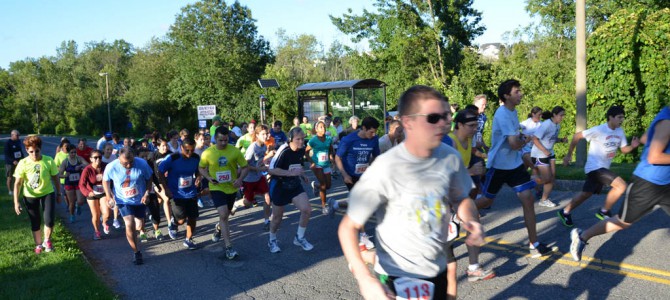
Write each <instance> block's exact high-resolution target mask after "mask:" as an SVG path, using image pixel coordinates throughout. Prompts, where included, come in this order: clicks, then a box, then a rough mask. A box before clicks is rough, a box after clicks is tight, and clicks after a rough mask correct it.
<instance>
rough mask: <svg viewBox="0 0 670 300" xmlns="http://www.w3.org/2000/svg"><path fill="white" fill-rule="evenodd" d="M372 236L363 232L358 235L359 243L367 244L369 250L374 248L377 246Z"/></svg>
mask: <svg viewBox="0 0 670 300" xmlns="http://www.w3.org/2000/svg"><path fill="white" fill-rule="evenodd" d="M370 238H371V236H369V235H368V234H367V233H365V232H363V233H361V234H359V235H358V243H359V244H363V245H365V248H367V249H368V250H370V249H374V248H375V243H373V242H372V241H371V240H370Z"/></svg>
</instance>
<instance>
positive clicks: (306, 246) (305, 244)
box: [293, 235, 314, 251]
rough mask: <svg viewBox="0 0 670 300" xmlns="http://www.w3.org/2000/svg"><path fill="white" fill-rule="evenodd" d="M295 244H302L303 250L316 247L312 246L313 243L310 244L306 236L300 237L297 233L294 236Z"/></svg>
mask: <svg viewBox="0 0 670 300" xmlns="http://www.w3.org/2000/svg"><path fill="white" fill-rule="evenodd" d="M293 245H296V246H300V247H302V250H305V251H309V250H312V249H314V246H312V244H310V243H309V242H308V241H307V239H306V238H304V237H303V238H301V239H300V238H298V236H297V235H296V236H295V237H294V238H293Z"/></svg>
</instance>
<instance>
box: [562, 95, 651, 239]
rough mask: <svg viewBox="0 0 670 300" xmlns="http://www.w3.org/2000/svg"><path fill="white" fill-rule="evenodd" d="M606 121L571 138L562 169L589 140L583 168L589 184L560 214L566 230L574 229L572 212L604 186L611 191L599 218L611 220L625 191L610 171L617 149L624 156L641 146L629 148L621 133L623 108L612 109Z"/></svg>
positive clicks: (633, 144) (636, 141) (637, 144)
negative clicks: (615, 206) (576, 149)
mask: <svg viewBox="0 0 670 300" xmlns="http://www.w3.org/2000/svg"><path fill="white" fill-rule="evenodd" d="M606 118H607V123H603V124H600V125H598V126H595V127H591V128H589V129H587V130H584V131H580V132H577V133H575V135H574V136H573V137H572V142H571V143H570V149H568V154H566V155H565V158H563V165H566V166H567V165H569V164H570V161H572V151H574V150H575V146H577V143H578V142H579V140H581V139H586V141H588V142H589V152H588V154H587V156H586V165H585V166H584V173H586V182H584V186H583V187H582V191H581V192H580V193H579V194H577V196H575V197H574V198H572V200H571V201H570V203H568V205H566V206H565V207H564V208H563V209H562V210H559V211H558V217H559V218H560V219H561V223H563V225H565V226H567V227H572V226H573V225H574V223H573V222H572V216H571V213H572V210H573V209H575V208H577V207H578V206H579V205H580V204H582V203H583V202H584V201H586V199H588V198H589V197H591V195H593V194H594V193H595V194H599V193H600V192H601V190H602V188H603V186H605V185H609V186H611V187H612V188H611V189H610V191H609V193H607V198H605V204H603V207H602V208H601V209H600V211H598V212H597V213H596V217H597V218H598V219H600V220H603V219H605V218H609V217H612V213H611V212H610V209H612V206H614V204H615V203H616V202H617V200H619V198H620V197H621V195H623V193H624V191H625V190H626V181H624V180H623V178H621V177H620V176H619V175H617V174H615V173H614V172H612V171H611V170H610V169H609V168H610V165H611V164H612V159H613V158H614V156H615V155H616V152H617V149H621V152H623V153H630V152H631V151H633V149H635V148H637V146H639V145H640V141H639V139H638V138H637V137H633V139H632V140H631V143H630V145H628V141H626V134H625V133H624V132H623V129H621V124H622V123H623V120H624V110H623V107H621V106H612V107H610V108H609V109H608V110H607V114H606Z"/></svg>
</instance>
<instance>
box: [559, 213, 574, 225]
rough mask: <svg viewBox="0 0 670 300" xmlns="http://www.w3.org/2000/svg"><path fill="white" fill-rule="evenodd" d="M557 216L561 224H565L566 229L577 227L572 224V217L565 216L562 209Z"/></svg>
mask: <svg viewBox="0 0 670 300" xmlns="http://www.w3.org/2000/svg"><path fill="white" fill-rule="evenodd" d="M556 214H557V215H558V218H559V219H561V223H563V225H564V226H565V227H572V226H575V224H574V223H572V215H569V214H567V215H566V214H564V213H563V210H562V209H559V210H558V211H557V212H556Z"/></svg>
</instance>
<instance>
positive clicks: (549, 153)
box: [531, 135, 551, 156]
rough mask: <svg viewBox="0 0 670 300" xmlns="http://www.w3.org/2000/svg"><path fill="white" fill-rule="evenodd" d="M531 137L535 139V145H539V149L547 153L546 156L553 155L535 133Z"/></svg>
mask: <svg viewBox="0 0 670 300" xmlns="http://www.w3.org/2000/svg"><path fill="white" fill-rule="evenodd" d="M531 138H532V139H533V145H535V147H537V149H540V151H542V153H544V155H546V156H549V155H551V152H549V150H547V148H545V147H544V145H542V142H540V139H538V138H537V137H536V136H534V135H533V136H531Z"/></svg>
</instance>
